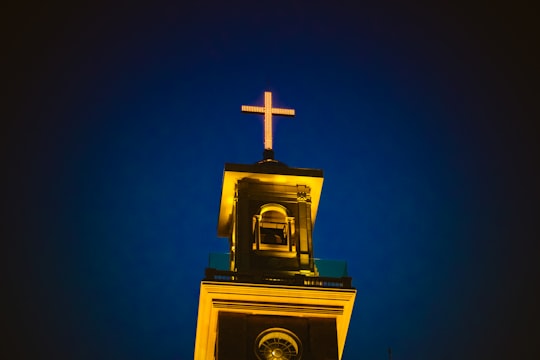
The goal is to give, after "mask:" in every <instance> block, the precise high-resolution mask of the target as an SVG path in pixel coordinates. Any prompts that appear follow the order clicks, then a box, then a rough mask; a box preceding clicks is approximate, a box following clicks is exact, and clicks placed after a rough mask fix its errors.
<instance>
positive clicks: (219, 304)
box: [195, 92, 356, 360]
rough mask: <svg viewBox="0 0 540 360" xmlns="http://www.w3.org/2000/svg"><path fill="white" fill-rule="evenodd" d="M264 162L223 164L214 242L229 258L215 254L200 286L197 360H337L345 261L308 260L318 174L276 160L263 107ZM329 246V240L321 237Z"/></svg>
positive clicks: (345, 314)
mask: <svg viewBox="0 0 540 360" xmlns="http://www.w3.org/2000/svg"><path fill="white" fill-rule="evenodd" d="M242 111H244V112H251V113H262V114H264V120H265V142H264V144H265V146H264V148H265V149H264V154H263V160H261V161H259V162H258V163H256V164H252V165H239V164H225V172H224V176H223V187H222V193H221V205H220V211H219V220H218V236H220V237H226V238H228V239H229V245H230V252H229V253H228V254H212V255H211V256H210V264H209V267H208V268H207V269H206V277H205V279H204V280H203V281H202V283H201V292H200V299H199V314H198V320H197V333H196V340H195V360H209V359H216V360H233V359H234V360H334V359H335V360H337V359H341V356H342V354H343V348H344V346H345V338H346V336H347V330H348V327H349V321H350V317H351V313H352V309H353V304H354V299H355V296H356V290H354V289H353V288H352V287H351V278H349V277H347V273H346V264H345V263H344V262H339V261H324V260H319V259H316V258H314V256H313V240H312V231H313V226H314V224H315V218H316V216H317V208H318V205H319V200H320V196H321V190H322V184H323V173H322V171H321V170H316V169H301V168H292V167H288V166H286V165H285V164H283V163H281V162H279V161H276V160H275V159H274V152H273V147H272V114H278V115H288V116H294V110H291V109H279V108H273V107H272V95H271V93H270V92H266V93H265V104H264V106H263V107H258V106H242ZM327 241H331V239H327Z"/></svg>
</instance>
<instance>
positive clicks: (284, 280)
mask: <svg viewBox="0 0 540 360" xmlns="http://www.w3.org/2000/svg"><path fill="white" fill-rule="evenodd" d="M205 280H208V281H230V282H245V283H252V284H273V285H290V286H313V287H328V288H341V289H352V284H351V278H350V277H347V276H344V277H339V278H334V277H323V276H305V275H302V274H295V275H283V274H259V273H254V274H251V273H239V272H236V271H227V270H218V269H214V268H206V273H205Z"/></svg>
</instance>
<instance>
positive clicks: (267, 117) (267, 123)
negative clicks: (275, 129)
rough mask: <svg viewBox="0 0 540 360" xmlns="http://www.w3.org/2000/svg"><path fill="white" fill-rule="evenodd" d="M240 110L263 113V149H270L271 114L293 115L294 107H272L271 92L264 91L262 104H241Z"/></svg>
mask: <svg viewBox="0 0 540 360" xmlns="http://www.w3.org/2000/svg"><path fill="white" fill-rule="evenodd" d="M242 112H245V113H252V114H264V149H265V150H272V149H273V141H272V114H273V115H283V116H294V115H295V113H294V109H282V108H273V107H272V93H271V92H270V91H265V92H264V106H250V105H242Z"/></svg>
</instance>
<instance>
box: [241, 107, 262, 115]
mask: <svg viewBox="0 0 540 360" xmlns="http://www.w3.org/2000/svg"><path fill="white" fill-rule="evenodd" d="M242 112H246V113H257V114H264V107H262V106H249V105H242Z"/></svg>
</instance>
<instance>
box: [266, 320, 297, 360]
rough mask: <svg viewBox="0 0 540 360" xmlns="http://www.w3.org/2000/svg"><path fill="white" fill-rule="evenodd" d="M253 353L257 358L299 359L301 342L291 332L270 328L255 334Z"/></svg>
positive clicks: (274, 359) (267, 359)
mask: <svg viewBox="0 0 540 360" xmlns="http://www.w3.org/2000/svg"><path fill="white" fill-rule="evenodd" d="M255 354H256V355H257V358H258V359H259V360H300V358H301V355H302V344H301V343H300V339H298V337H297V336H296V335H295V334H294V333H293V332H291V331H289V330H287V329H281V328H271V329H267V330H265V331H263V332H261V333H260V334H259V336H257V339H256V340H255Z"/></svg>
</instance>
